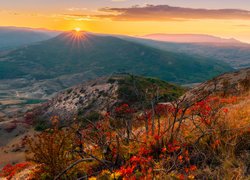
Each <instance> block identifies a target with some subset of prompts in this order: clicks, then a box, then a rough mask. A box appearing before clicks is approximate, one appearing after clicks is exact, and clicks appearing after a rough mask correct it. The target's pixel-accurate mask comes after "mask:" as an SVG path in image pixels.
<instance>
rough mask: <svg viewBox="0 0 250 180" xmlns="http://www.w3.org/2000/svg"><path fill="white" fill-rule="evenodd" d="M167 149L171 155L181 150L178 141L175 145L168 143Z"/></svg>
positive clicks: (174, 142)
mask: <svg viewBox="0 0 250 180" xmlns="http://www.w3.org/2000/svg"><path fill="white" fill-rule="evenodd" d="M167 147H168V152H170V153H172V152H175V151H177V150H179V149H180V148H181V147H180V145H179V142H178V141H173V143H168V145H167Z"/></svg>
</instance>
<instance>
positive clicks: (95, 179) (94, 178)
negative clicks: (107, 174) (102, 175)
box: [89, 177, 97, 180]
mask: <svg viewBox="0 0 250 180" xmlns="http://www.w3.org/2000/svg"><path fill="white" fill-rule="evenodd" d="M89 180H97V178H96V177H90V178H89Z"/></svg>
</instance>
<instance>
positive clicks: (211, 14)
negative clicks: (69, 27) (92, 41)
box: [78, 5, 250, 21]
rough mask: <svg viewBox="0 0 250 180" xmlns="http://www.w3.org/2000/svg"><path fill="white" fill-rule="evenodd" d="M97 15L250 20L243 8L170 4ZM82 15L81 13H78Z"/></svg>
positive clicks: (124, 18) (110, 10) (119, 18)
mask: <svg viewBox="0 0 250 180" xmlns="http://www.w3.org/2000/svg"><path fill="white" fill-rule="evenodd" d="M99 11H100V12H103V13H105V14H101V15H95V17H99V18H108V19H111V20H117V21H169V20H171V21H173V20H191V19H227V20H229V19H239V20H250V11H247V10H241V9H194V8H183V7H172V6H168V5H146V6H143V7H140V6H133V7H129V8H112V7H106V8H102V9H100V10H99ZM78 16H80V15H78Z"/></svg>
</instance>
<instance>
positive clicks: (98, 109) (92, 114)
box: [34, 74, 185, 128]
mask: <svg viewBox="0 0 250 180" xmlns="http://www.w3.org/2000/svg"><path fill="white" fill-rule="evenodd" d="M184 91H185V90H184V89H183V88H181V87H180V86H177V85H173V84H169V83H167V82H165V81H162V80H159V79H155V78H146V77H141V76H132V75H128V74H118V75H113V76H110V77H101V78H97V79H95V80H91V81H88V82H86V83H83V84H80V85H77V86H75V87H72V88H69V89H67V90H65V91H62V92H60V93H58V94H57V95H56V96H55V97H54V98H52V99H51V100H49V101H47V102H45V103H44V104H42V105H41V106H39V107H37V108H36V109H35V110H34V118H35V119H44V120H45V119H49V118H50V117H53V116H59V117H60V119H61V120H63V121H70V122H71V121H72V120H73V118H80V119H81V118H84V117H85V118H86V117H89V118H90V119H93V120H97V119H98V117H99V115H104V114H105V113H106V112H113V111H114V108H115V107H116V106H118V105H120V104H123V103H126V104H130V106H131V107H133V108H134V109H141V108H142V105H143V106H144V108H147V107H149V106H151V100H152V99H154V98H157V100H155V101H158V102H165V101H172V100H173V99H176V98H178V97H179V96H181V95H182V94H183V93H184ZM41 124H42V125H46V121H42V122H40V121H39V122H38V126H40V125H41ZM38 128H40V127H38Z"/></svg>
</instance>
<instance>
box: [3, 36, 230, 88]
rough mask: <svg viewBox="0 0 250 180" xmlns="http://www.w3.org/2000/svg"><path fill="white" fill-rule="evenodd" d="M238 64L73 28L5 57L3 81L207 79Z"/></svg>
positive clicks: (198, 80)
mask: <svg viewBox="0 0 250 180" xmlns="http://www.w3.org/2000/svg"><path fill="white" fill-rule="evenodd" d="M230 70H232V68H231V67H230V66H229V65H227V64H225V63H223V62H220V61H218V60H217V59H212V58H203V57H196V56H191V55H187V54H183V53H173V52H168V51H162V50H159V49H155V48H151V47H148V46H145V45H141V44H138V43H135V42H130V41H127V40H123V39H120V38H116V37H112V36H98V35H94V34H88V33H84V32H81V33H77V32H67V33H63V34H60V35H59V36H57V37H55V38H52V39H50V40H47V41H43V42H41V43H37V44H34V45H30V46H26V47H23V48H19V49H17V50H14V51H12V52H10V53H9V54H7V55H4V56H2V57H1V61H0V79H7V78H8V79H13V78H18V77H24V76H27V75H29V76H31V77H33V78H35V79H38V80H42V79H51V78H56V77H59V76H62V75H72V74H76V73H87V74H92V75H95V76H103V75H109V74H111V73H113V72H128V73H133V74H139V75H144V76H153V77H158V78H161V79H163V80H167V81H170V82H178V83H191V82H201V81H203V80H206V79H209V78H211V77H214V76H216V75H218V74H220V73H223V72H227V71H230Z"/></svg>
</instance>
